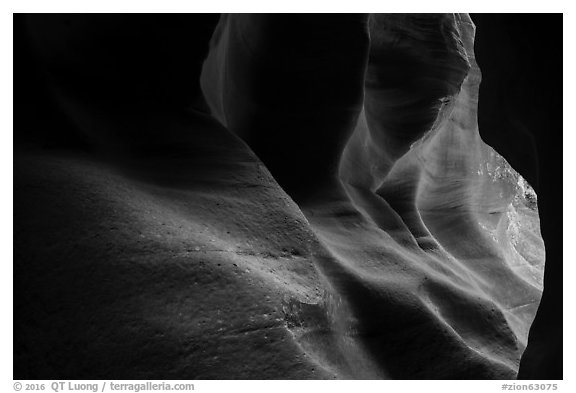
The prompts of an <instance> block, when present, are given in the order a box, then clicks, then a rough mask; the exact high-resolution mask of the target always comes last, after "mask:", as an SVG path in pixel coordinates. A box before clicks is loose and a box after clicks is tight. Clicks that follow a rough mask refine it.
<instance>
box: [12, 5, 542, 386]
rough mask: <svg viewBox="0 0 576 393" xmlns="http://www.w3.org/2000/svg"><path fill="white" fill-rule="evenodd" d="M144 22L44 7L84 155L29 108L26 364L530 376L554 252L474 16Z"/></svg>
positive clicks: (23, 238)
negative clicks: (509, 136)
mask: <svg viewBox="0 0 576 393" xmlns="http://www.w3.org/2000/svg"><path fill="white" fill-rule="evenodd" d="M102 18H103V19H102ZM108 18H110V19H108ZM131 18H136V17H128V16H107V17H104V16H90V17H85V16H84V17H75V16H71V15H60V16H50V17H47V16H41V15H35V16H31V17H30V18H28V19H27V25H28V30H27V33H28V35H29V36H30V40H31V44H32V45H31V46H32V47H34V48H35V52H34V55H35V56H37V57H38V58H40V59H42V61H43V63H44V65H45V66H46V67H45V69H44V71H46V72H47V73H48V75H49V76H50V79H49V82H50V83H48V86H47V90H49V93H50V96H51V97H52V99H53V101H51V103H52V104H53V106H57V107H58V110H59V113H58V115H59V117H62V118H65V120H66V124H67V126H68V127H69V128H70V129H69V130H68V131H69V133H70V134H74V135H75V136H77V137H78V136H81V137H82V138H81V139H82V141H83V142H85V143H86V145H88V148H79V147H75V148H71V147H67V148H62V146H61V145H58V144H57V143H54V141H53V140H52V139H53V135H54V134H55V133H57V132H58V131H59V130H60V128H61V127H60V126H62V124H63V123H64V122H58V121H57V120H58V119H56V120H53V124H52V125H51V126H50V125H47V124H45V123H44V120H45V117H43V116H31V115H30V114H29V113H28V107H26V108H21V112H20V117H30V118H37V119H40V120H38V122H37V123H34V122H31V124H33V125H36V126H37V129H36V130H35V135H34V136H35V137H38V136H42V137H43V138H45V139H47V140H50V142H52V143H54V144H53V145H52V146H55V148H52V149H47V148H39V147H38V146H27V147H26V148H22V149H21V150H17V151H15V158H14V200H15V204H14V255H15V257H14V295H15V296H14V310H15V311H14V332H15V334H14V377H15V378H17V379H34V378H40V379H97V378H102V379H167V378H168V379H170V378H173V379H228V378H235V379H268V378H274V379H312V378H316V379H334V378H340V379H347V378H365V379H368V378H389V379H393V378H396V379H417V378H422V379H457V378H468V379H488V378H513V377H515V376H516V373H517V370H518V363H519V358H520V355H521V353H522V351H523V350H524V347H525V343H526V336H527V330H528V327H529V326H530V323H531V321H532V319H533V318H534V313H535V310H536V307H537V305H538V302H539V300H540V293H541V290H542V269H543V261H544V248H543V244H542V240H541V238H540V234H539V221H538V207H537V200H536V195H535V194H534V192H533V191H532V189H531V188H530V186H529V185H528V184H527V183H526V182H525V181H524V180H523V179H522V178H521V177H520V176H519V175H518V174H517V173H515V172H514V171H513V170H512V169H511V168H510V166H509V165H508V164H507V163H506V161H505V160H504V159H503V158H502V157H501V156H499V155H498V154H497V153H496V152H495V151H494V150H492V149H491V148H489V147H488V146H487V145H485V144H484V143H483V142H482V140H481V139H480V137H479V134H478V131H479V130H478V126H477V119H476V109H477V105H478V86H479V83H480V71H479V70H478V67H477V65H476V62H475V60H474V51H473V41H474V26H473V25H472V24H471V23H470V19H469V18H468V16H467V15H452V14H447V15H398V14H396V15H371V16H368V15H321V14H318V15H247V14H243V15H225V16H222V17H221V18H220V20H219V23H218V26H217V27H216V30H215V31H214V34H213V35H212V39H211V42H210V51H209V53H207V57H206V53H205V52H203V50H204V49H201V48H205V49H206V50H208V35H209V33H211V31H212V26H211V25H210V24H206V25H205V24H204V23H205V21H204V22H202V21H203V18H202V17H199V16H194V17H193V18H191V19H188V18H187V17H186V16H182V17H181V18H180V17H179V18H174V19H170V18H169V17H166V18H167V19H165V17H158V16H155V17H144V19H138V18H136V19H131ZM214 23H216V18H214ZM160 27H161V28H160ZM193 38H196V40H193ZM191 40H193V41H194V42H195V45H194V46H191V45H188V43H189V41H191ZM182 48H185V49H184V50H183V49H182ZM194 48H196V49H194ZM201 50H202V51H201ZM198 51H201V52H198ZM199 53H200V54H199ZM204 59H205V60H204ZM200 64H203V65H202V75H201V78H200V85H201V86H202V92H203V96H204V98H205V101H206V103H205V104H207V105H204V99H202V98H201V96H202V94H200V92H199V90H195V89H196V87H195V86H196V85H197V79H198V78H197V77H199V76H200V75H198V72H196V73H194V70H198V68H200ZM27 76H28V75H26V77H27ZM15 86H16V83H15ZM15 90H16V89H15ZM189 90H191V92H190V94H189ZM41 103H42V102H41ZM191 106H192V107H193V109H191V108H190V107H191ZM207 107H210V112H211V113H207V109H206V108H207ZM33 113H36V112H33ZM18 130H19V131H23V127H22V125H20V126H19V127H18ZM68 146H70V145H68ZM542 199H543V198H542ZM541 208H542V210H543V209H544V204H542V205H541ZM543 217H545V216H543ZM547 282H548V281H547ZM547 287H548V285H547ZM529 347H530V346H529ZM536 351H538V349H536Z"/></svg>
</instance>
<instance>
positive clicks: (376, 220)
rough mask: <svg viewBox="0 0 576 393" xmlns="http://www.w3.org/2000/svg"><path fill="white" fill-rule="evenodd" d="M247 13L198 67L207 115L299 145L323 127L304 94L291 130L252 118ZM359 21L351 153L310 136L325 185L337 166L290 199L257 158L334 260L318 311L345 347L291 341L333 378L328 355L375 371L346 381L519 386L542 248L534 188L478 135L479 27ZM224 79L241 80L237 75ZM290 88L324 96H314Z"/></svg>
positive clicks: (443, 19) (461, 19)
mask: <svg viewBox="0 0 576 393" xmlns="http://www.w3.org/2000/svg"><path fill="white" fill-rule="evenodd" d="M242 18H243V17H242V16H234V15H232V16H228V17H226V18H225V19H222V20H221V21H220V26H219V31H220V32H221V33H219V34H217V35H215V37H213V42H212V51H211V54H210V55H209V57H208V59H207V61H206V62H205V64H204V73H203V77H202V87H203V90H204V93H205V96H206V98H207V101H208V103H209V105H210V106H211V108H212V111H213V114H215V115H216V117H217V118H218V119H219V120H220V121H221V122H222V123H223V124H225V125H226V126H227V127H228V128H229V129H231V130H234V131H236V132H238V133H239V134H240V135H243V134H247V133H249V132H250V129H251V127H254V129H256V130H259V126H260V125H261V124H262V123H265V124H266V129H267V130H268V131H269V133H270V135H271V136H270V137H272V138H284V137H285V133H283V132H278V131H279V130H283V129H284V128H285V127H286V122H287V123H288V124H289V125H290V126H291V127H294V133H296V134H297V135H300V134H299V133H300V129H301V128H304V129H308V128H307V123H306V120H310V119H316V118H315V117H314V105H312V104H310V103H307V102H306V99H304V100H303V101H302V102H301V103H300V104H301V106H300V107H299V108H297V109H296V110H297V111H298V113H299V119H298V121H299V122H300V124H296V123H294V122H290V120H286V118H287V115H289V114H291V113H292V112H293V111H294V110H295V109H294V108H282V107H280V108H277V110H276V111H275V112H274V113H275V115H276V116H277V118H276V119H275V120H271V119H270V117H269V114H262V113H260V112H259V110H260V109H262V110H263V111H265V108H266V106H267V105H268V104H267V103H266V101H265V100H263V105H262V107H261V108H260V109H258V108H256V109H255V108H254V105H253V102H252V100H251V99H250V97H253V96H254V92H253V90H252V87H251V83H252V82H253V80H252V79H251V78H257V76H253V75H250V74H248V73H244V74H242V70H243V67H247V66H249V65H251V64H252V62H253V59H254V58H258V51H257V48H256V52H255V53H254V52H253V51H254V47H252V48H251V50H252V51H249V49H248V48H247V44H246V43H242V42H233V41H231V37H237V36H239V35H240V36H241V35H242V33H243V32H244V31H245V30H249V29H247V28H243V27H241V26H240V27H239V24H238V20H240V21H241V20H242ZM366 25H367V26H368V29H369V35H370V48H369V52H368V56H367V59H366V63H365V64H364V65H363V64H362V63H360V62H359V63H358V64H355V65H354V67H355V68H353V69H356V70H359V71H362V70H364V72H365V73H364V75H363V77H364V100H363V104H362V106H358V105H356V103H355V102H354V101H349V102H347V106H346V108H349V110H350V111H349V113H350V116H352V118H357V122H356V125H355V126H352V127H351V126H349V125H348V124H349V123H344V124H343V123H341V122H340V125H339V127H340V129H342V127H343V128H344V129H347V130H348V135H349V137H346V138H347V141H346V138H345V141H344V143H340V142H339V138H341V135H342V131H339V132H335V133H334V134H333V135H332V136H331V142H330V143H328V144H327V145H325V146H322V148H320V147H319V146H317V145H313V142H315V139H314V137H311V139H310V141H309V142H310V143H311V145H313V146H316V148H317V149H318V150H319V151H322V153H321V154H322V155H326V157H332V156H334V154H336V156H337V157H339V160H338V162H337V164H336V166H335V168H336V175H335V176H334V181H333V182H332V183H331V179H330V175H331V173H332V172H331V171H330V170H328V171H326V172H324V173H320V172H314V176H316V177H317V178H316V180H317V183H318V184H330V185H329V186H326V187H324V189H323V190H318V189H316V188H314V186H311V187H302V188H304V189H302V188H300V189H297V190H294V185H293V184H292V183H289V182H287V183H284V182H283V180H284V179H283V174H282V173H281V172H277V171H275V168H276V166H277V164H276V161H275V160H276V157H269V156H268V157H267V156H262V157H261V158H262V159H263V161H264V163H265V164H266V165H268V166H269V168H270V170H271V172H272V175H274V176H276V175H277V174H278V175H279V176H278V177H277V180H278V181H279V183H280V185H281V186H287V187H288V188H287V191H288V193H289V194H290V195H291V196H293V197H294V198H295V200H296V202H297V203H298V204H299V205H300V208H301V209H302V211H303V213H304V214H305V216H306V217H307V219H308V221H309V222H310V225H311V227H312V229H313V231H314V233H315V234H316V236H318V238H319V239H320V241H321V243H322V245H323V247H325V249H326V250H327V253H328V255H329V256H328V257H322V258H318V260H317V262H316V264H317V267H318V268H319V270H320V272H321V274H322V276H323V277H325V279H326V281H327V283H329V288H328V290H327V295H326V296H327V298H326V299H327V300H326V301H325V305H322V304H320V305H319V306H320V307H324V308H326V313H327V315H329V320H330V321H331V328H330V329H331V331H332V332H333V333H334V334H335V336H336V337H340V339H338V340H337V342H336V345H334V344H333V345H332V346H330V348H328V346H327V345H326V343H325V342H324V341H323V340H321V339H320V338H318V337H315V336H314V335H310V334H308V335H306V336H303V337H302V338H301V339H300V341H301V342H302V343H303V344H302V345H303V346H304V348H307V349H308V351H309V352H310V353H313V354H314V356H315V357H316V358H319V359H321V362H322V363H323V364H325V366H326V367H327V368H330V369H336V370H338V369H340V370H344V369H345V368H343V366H342V362H338V361H336V360H334V355H333V352H338V353H339V358H343V359H346V360H347V361H348V364H350V363H354V362H355V361H354V360H353V359H355V358H361V359H363V363H364V364H369V365H370V366H365V367H363V368H362V369H363V370H364V372H360V371H359V370H358V369H354V368H352V369H350V368H348V369H347V372H348V373H351V375H352V376H353V377H367V376H368V377H370V376H378V377H387V378H513V377H514V376H515V375H516V373H517V370H518V363H519V359H520V356H521V353H522V351H523V350H524V348H525V345H526V340H527V334H528V329H529V327H530V324H531V322H532V320H533V319H534V316H535V313H536V309H537V307H538V303H539V300H540V296H541V291H542V276H543V263H544V247H543V242H542V240H541V237H540V233H539V221H538V211H537V204H536V195H535V193H534V191H533V190H532V189H531V187H530V186H529V185H528V183H527V182H526V181H525V180H524V179H522V178H521V177H520V176H519V175H518V174H517V173H516V172H515V171H514V170H513V169H512V168H511V167H510V166H509V165H508V163H507V162H506V161H505V160H504V159H503V158H502V157H501V156H499V155H498V154H497V153H496V152H495V151H494V150H493V149H492V148H490V147H489V146H487V145H486V144H484V143H483V142H482V140H481V139H480V135H479V132H478V125H477V106H478V90H479V84H480V80H481V75H480V70H479V69H478V66H477V64H476V61H475V59H474V29H475V28H474V25H473V24H472V22H471V20H470V18H469V17H468V16H467V15H452V14H447V15H414V14H410V15H371V16H370V18H369V19H367V23H366ZM222 32H223V33H222ZM273 37H274V36H273V34H272V36H268V37H267V39H268V40H273ZM299 50H300V48H298V47H295V48H292V52H291V53H292V55H293V56H295V57H298V53H299V52H298V51H299ZM264 62H265V61H264ZM273 65H274V64H273ZM323 65H324V64H323V63H318V64H316V63H313V62H311V63H310V64H309V66H310V67H311V68H313V69H316V68H314V66H317V67H320V68H322V66H323ZM261 66H262V67H264V68H266V67H265V65H261ZM289 69H290V68H289ZM229 70H234V72H235V73H236V74H238V75H240V74H242V75H244V76H248V77H247V78H246V79H243V80H242V81H241V82H240V81H237V80H236V79H235V78H233V77H232V78H230V71H229ZM324 70H325V71H326V72H327V73H330V71H329V70H326V69H325V68H324ZM240 85H242V87H239V86H240ZM298 88H299V89H301V91H302V94H303V95H304V96H305V97H309V96H313V95H314V94H321V93H320V92H318V90H317V89H318V88H319V86H312V87H310V86H306V85H298ZM229 89H232V91H233V93H231V92H230V90H229ZM244 98H247V100H244ZM329 102H330V103H334V102H333V101H329ZM323 105H325V104H323ZM339 108H341V107H339V106H334V105H333V106H332V107H331V108H330V107H329V109H331V110H332V111H333V112H334V113H336V114H339V113H342V112H341V109H340V110H339ZM244 116H248V117H249V121H248V122H246V120H245V117H244ZM239 118H242V119H243V120H242V121H239V120H237V119H239ZM278 123H282V124H281V125H280V126H279V127H280V129H278V128H276V125H277V124H278ZM317 126H318V124H316V123H315V128H316V127H317ZM275 132H278V134H275ZM340 145H342V146H343V147H342V149H341V150H338V151H336V153H334V152H330V149H338V148H339V146H340ZM255 151H256V153H257V154H258V148H257V147H256V149H255ZM326 151H328V152H327V153H326ZM288 152H291V153H294V151H293V150H290V149H289V148H288V147H286V148H283V147H282V146H278V150H276V151H274V153H275V154H277V155H278V156H283V155H285V154H288ZM293 159H296V160H298V162H299V163H298V164H297V166H296V167H298V168H300V167H301V166H302V165H303V164H302V162H304V164H306V162H307V160H308V157H307V155H306V154H303V155H301V156H300V155H299V154H296V155H295V157H294V158H293ZM329 164H330V163H329ZM307 175H308V174H306V175H303V176H307ZM322 176H325V177H324V178H323V177H322ZM326 177H328V178H329V179H328V180H327V179H326ZM306 192H308V193H309V196H308V197H307V196H306ZM304 308H305V307H304ZM291 309H295V310H299V308H298V307H292V308H291ZM300 309H302V307H300ZM294 313H295V314H298V312H297V311H294ZM300 319H306V318H305V317H300ZM308 324H313V322H308ZM330 354H332V356H330Z"/></svg>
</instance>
